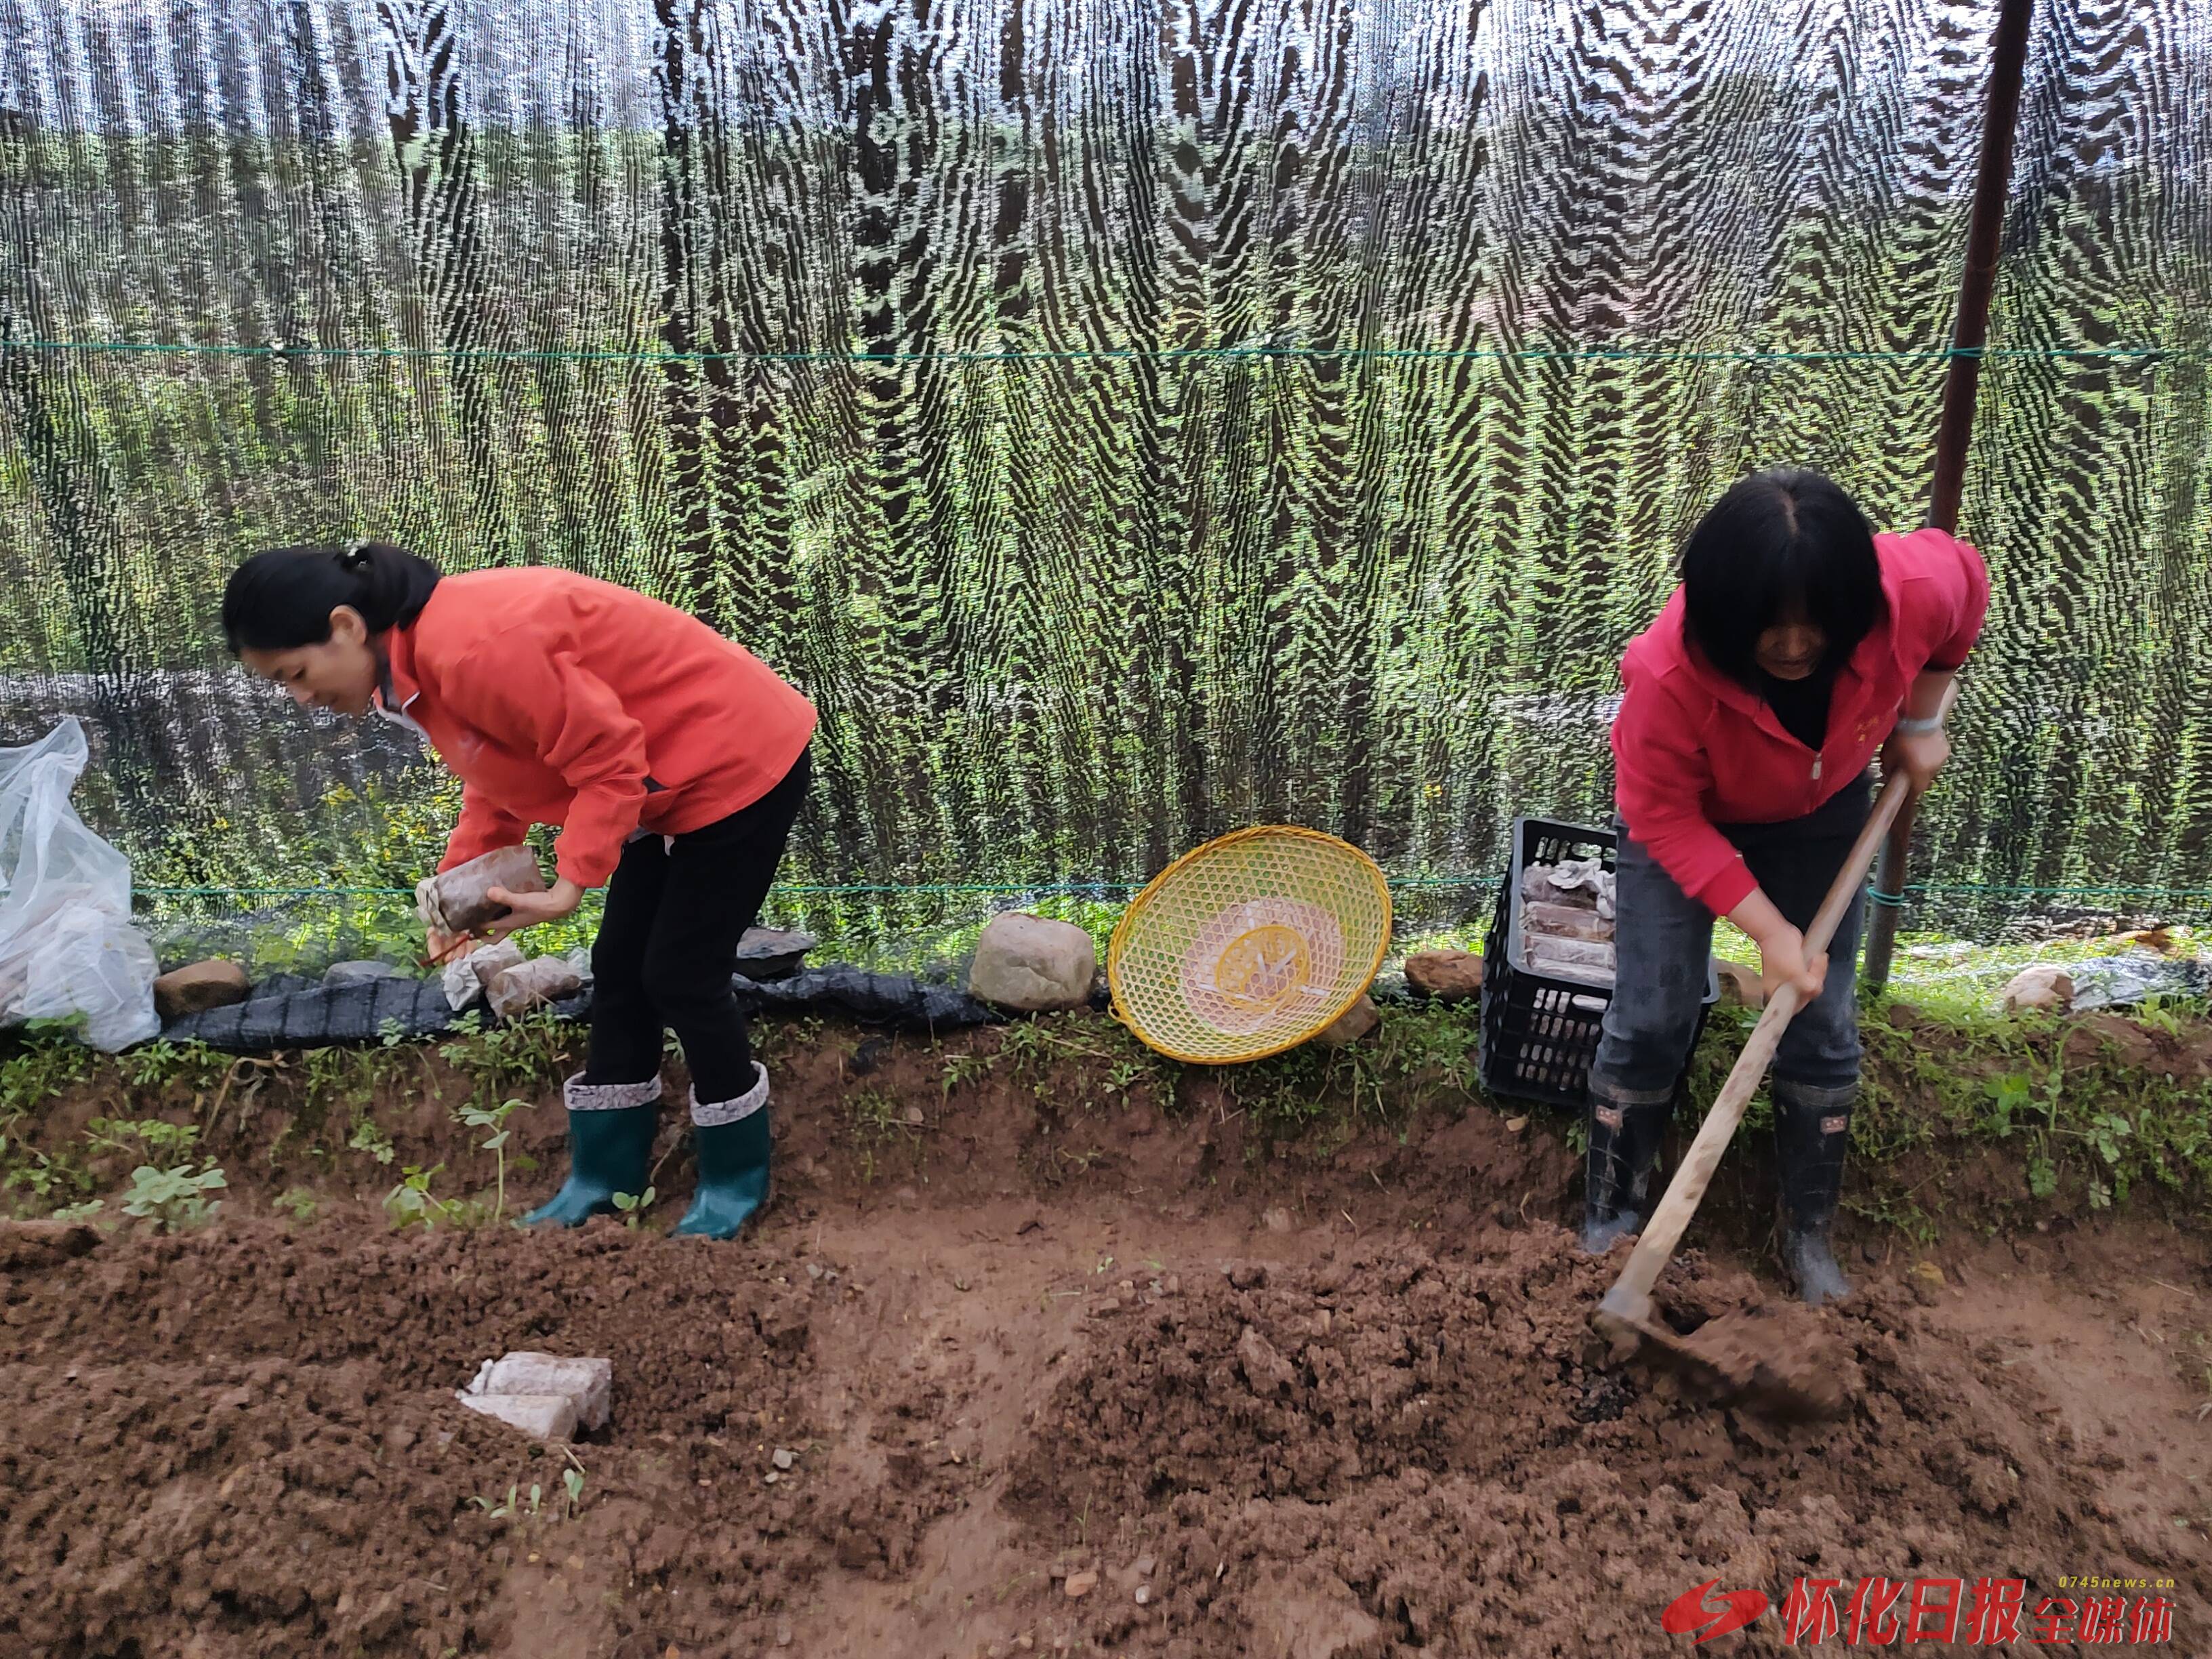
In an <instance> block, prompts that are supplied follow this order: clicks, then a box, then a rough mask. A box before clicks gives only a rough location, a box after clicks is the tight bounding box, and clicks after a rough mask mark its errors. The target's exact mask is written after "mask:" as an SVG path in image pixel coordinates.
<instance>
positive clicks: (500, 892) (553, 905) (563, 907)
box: [483, 876, 584, 940]
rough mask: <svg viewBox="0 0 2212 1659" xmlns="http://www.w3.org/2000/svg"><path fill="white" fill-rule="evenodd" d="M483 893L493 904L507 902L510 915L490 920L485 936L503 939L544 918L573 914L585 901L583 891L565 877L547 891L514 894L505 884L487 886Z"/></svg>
mask: <svg viewBox="0 0 2212 1659" xmlns="http://www.w3.org/2000/svg"><path fill="white" fill-rule="evenodd" d="M484 896H485V897H486V898H488V899H489V900H490V901H491V902H493V903H494V904H504V905H505V906H506V907H507V914H506V915H503V916H501V918H500V919H499V920H498V921H494V922H488V923H486V924H485V926H484V927H483V938H485V939H493V940H497V939H505V938H506V937H507V935H508V934H509V933H520V932H521V930H522V929H524V928H525V927H536V926H537V925H538V923H539V922H541V921H560V920H561V918H562V917H563V916H567V915H574V914H575V910H576V907H577V906H578V905H580V904H581V903H582V902H584V890H583V889H582V888H580V887H579V886H577V885H576V884H575V883H574V882H573V881H570V880H569V879H568V878H567V877H566V876H563V877H562V878H561V879H560V880H558V881H556V882H555V883H554V884H553V887H552V890H551V891H550V892H544V893H511V892H509V891H507V889H506V888H504V887H492V888H488V889H486V890H485V891H484Z"/></svg>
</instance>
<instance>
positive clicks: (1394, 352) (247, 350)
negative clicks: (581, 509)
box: [0, 340, 2212, 363]
mask: <svg viewBox="0 0 2212 1659" xmlns="http://www.w3.org/2000/svg"><path fill="white" fill-rule="evenodd" d="M9 350H17V351H89V352H155V353H163V352H166V353H176V354H185V355H195V356H229V357H285V358H307V357H334V358H371V359H389V360H413V359H435V358H451V359H455V360H474V361H481V362H632V363H708V362H756V363H912V362H948V363H985V362H1115V361H1120V362H1131V361H1138V360H1146V361H1156V362H1157V361H1171V360H1174V359H1176V358H1204V357H1227V358H1236V357H1282V358H1292V357H1324V358H1326V357H1341V358H1372V359H1382V360H1395V359H1406V360H1419V359H1424V358H1438V359H1446V360H1449V359H1466V358H1480V359H1489V360H1493V361H1498V362H1701V363H1702V362H1778V363H1855V362H1948V361H1949V360H1950V359H1952V358H1954V357H1976V358H1985V359H2007V358H2016V359H2027V360H2032V361H2035V362H2059V361H2069V360H2075V359H2079V360H2085V361H2095V360H2100V359H2112V360H2129V359H2132V360H2138V361H2143V362H2168V361H2176V362H2179V361H2196V360H2200V359H2205V358H2212V351H2208V350H2203V349H2196V348H2189V347H2183V348H2174V347H2166V346H2051V347H2042V346H1942V347H1929V348H1911V349H1897V350H1880V351H1691V350H1674V349H1665V348H1659V347H1651V348H1645V347H1639V346H1607V347H1592V348H1586V349H1572V348H1541V347H1540V348H1533V349H1499V348H1493V347H1473V346H1470V347H1465V348H1462V347H1452V346H1441V347H1434V348H1423V347H1404V348H1400V347H1381V348H1374V347H1356V346H1267V345H1258V346H1254V345H1233V346H1176V347H1110V348H1100V349H1066V350H1036V351H1032V350H1021V349H1009V350H1003V351H607V350H582V349H570V350H525V349H520V348H506V347H476V346H458V347H457V346H323V345H235V344H219V343H218V344H201V343H194V342H191V341H162V340H0V353H4V352H6V351H9Z"/></svg>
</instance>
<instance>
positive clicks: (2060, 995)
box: [1998, 965, 2074, 1014]
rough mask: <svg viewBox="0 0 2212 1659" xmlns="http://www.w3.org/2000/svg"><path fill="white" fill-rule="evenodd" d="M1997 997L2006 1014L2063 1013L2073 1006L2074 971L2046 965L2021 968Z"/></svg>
mask: <svg viewBox="0 0 2212 1659" xmlns="http://www.w3.org/2000/svg"><path fill="white" fill-rule="evenodd" d="M1998 1001H1999V1006H2000V1007H2002V1010H2003V1011H2004V1012H2006V1013H2008V1014H2021V1013H2028V1012H2051V1013H2057V1014H2063V1013H2064V1012H2066V1011H2067V1010H2068V1009H2069V1008H2070V1007H2072V1006H2074V975H2071V974H2069V973H2068V972H2067V971H2066V970H2065V969H2063V968H2053V967H2050V966H2047V965H2039V966H2036V967H2033V968H2024V969H2021V971H2020V972H2019V973H2017V974H2015V975H2013V978H2012V982H2011V983H2010V984H2008V985H2007V986H2006V987H2004V992H2003V994H2002V996H2001V997H2000V998H1999V1000H1998Z"/></svg>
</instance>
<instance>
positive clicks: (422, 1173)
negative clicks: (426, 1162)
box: [384, 1164, 453, 1228]
mask: <svg viewBox="0 0 2212 1659" xmlns="http://www.w3.org/2000/svg"><path fill="white" fill-rule="evenodd" d="M445 1168H446V1166H445V1165H444V1164H432V1165H431V1166H430V1167H429V1168H428V1169H427V1170H425V1169H422V1168H419V1167H417V1166H416V1165H415V1164H409V1165H407V1166H406V1169H405V1170H404V1172H403V1174H402V1175H401V1177H400V1182H399V1184H398V1186H397V1187H394V1188H392V1190H391V1191H390V1192H388V1193H386V1194H385V1195H384V1212H385V1213H386V1215H388V1216H390V1217H391V1218H392V1226H393V1227H394V1228H406V1227H433V1226H435V1225H437V1224H438V1223H439V1222H441V1221H450V1220H451V1219H452V1218H453V1206H452V1205H450V1204H448V1203H447V1202H446V1201H445V1200H443V1199H441V1198H439V1197H437V1196H435V1194H433V1193H432V1192H431V1191H430V1183H431V1182H433V1181H434V1180H435V1179H436V1178H437V1177H438V1176H441V1175H442V1174H443V1173H444V1172H445Z"/></svg>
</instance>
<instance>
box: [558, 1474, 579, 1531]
mask: <svg viewBox="0 0 2212 1659" xmlns="http://www.w3.org/2000/svg"><path fill="white" fill-rule="evenodd" d="M561 1485H562V1488H563V1490H565V1491H566V1492H568V1518H569V1519H570V1520H572V1521H573V1520H574V1519H575V1518H576V1511H577V1510H580V1509H581V1508H583V1507H584V1472H583V1470H581V1469H563V1470H562V1471H561Z"/></svg>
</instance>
